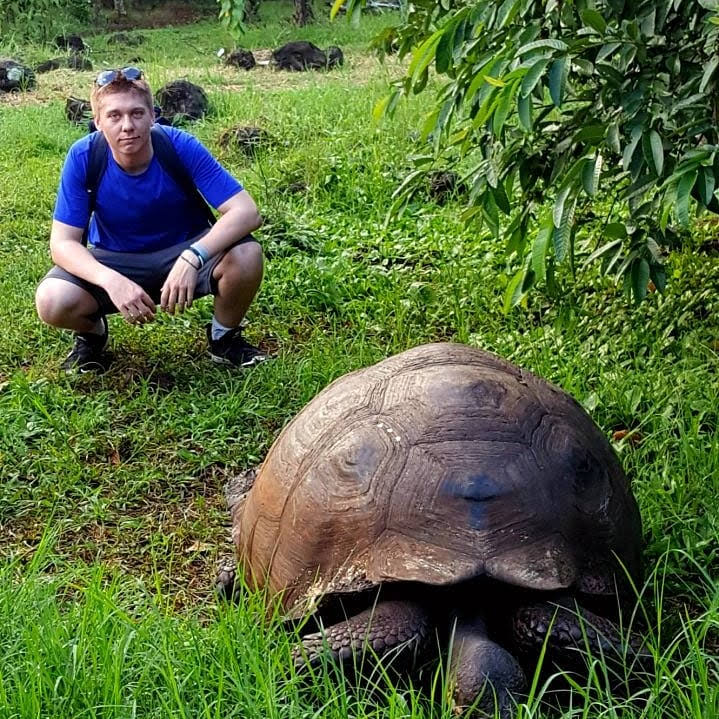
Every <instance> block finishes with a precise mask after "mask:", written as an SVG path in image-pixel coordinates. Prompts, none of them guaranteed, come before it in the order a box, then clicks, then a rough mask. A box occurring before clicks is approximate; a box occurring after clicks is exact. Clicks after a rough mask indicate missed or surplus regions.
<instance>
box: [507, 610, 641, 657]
mask: <svg viewBox="0 0 719 719" xmlns="http://www.w3.org/2000/svg"><path fill="white" fill-rule="evenodd" d="M512 632H513V635H514V639H515V641H516V642H517V644H518V645H519V647H520V648H522V649H524V650H525V651H528V652H530V653H532V654H535V655H536V654H537V653H539V651H540V650H541V648H542V646H543V644H544V643H545V641H546V645H547V656H548V657H549V658H550V659H552V660H553V661H554V662H555V663H556V664H557V665H558V666H559V667H561V668H563V669H580V670H581V669H583V668H584V667H586V661H585V656H586V654H589V655H590V656H592V657H595V658H599V657H601V658H602V659H605V660H608V661H612V662H618V666H622V667H625V666H627V663H631V662H635V661H636V662H638V663H639V665H640V666H644V665H645V664H647V663H648V662H649V661H650V660H651V657H650V655H649V654H648V653H647V652H646V650H645V649H644V647H643V642H642V640H641V638H640V637H638V636H637V635H636V634H629V635H628V636H626V637H623V636H622V633H621V632H620V630H619V627H618V626H617V625H616V624H615V623H614V622H612V621H611V620H609V619H607V618H606V617H602V616H600V615H598V614H594V613H593V612H590V611H589V610H587V609H584V608H583V607H581V606H580V605H578V604H577V603H576V601H574V600H573V599H562V600H558V601H556V602H541V603H537V604H532V605H528V606H523V607H520V608H519V609H518V610H517V611H516V612H515V614H514V617H513V622H512Z"/></svg>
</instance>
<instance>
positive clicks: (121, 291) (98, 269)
mask: <svg viewBox="0 0 719 719" xmlns="http://www.w3.org/2000/svg"><path fill="white" fill-rule="evenodd" d="M83 232H84V231H83V229H82V228H80V227H73V226H72V225H66V224H65V223H64V222H60V221H59V220H53V222H52V230H51V231H50V254H51V255H52V260H53V262H54V263H55V264H56V265H57V266H58V267H62V269H63V270H65V271H66V272H69V273H70V274H71V275H75V277H79V278H80V279H83V280H86V281H87V282H90V283H92V284H93V285H98V286H99V287H102V289H104V290H105V292H107V294H108V295H109V296H110V299H111V300H112V302H113V304H114V305H115V307H117V309H118V310H119V311H120V312H121V313H122V315H123V317H124V318H125V319H126V320H127V321H128V322H133V323H134V322H149V321H150V320H152V319H154V317H155V303H154V302H153V301H152V298H151V297H150V296H149V295H148V294H147V293H146V292H145V291H144V290H143V289H142V287H140V285H138V284H137V283H135V282H133V281H132V280H129V279H127V277H124V276H123V275H121V274H120V273H119V272H116V271H115V270H112V269H110V268H109V267H105V265H103V264H101V263H100V262H98V261H97V260H96V259H95V258H94V257H93V256H92V253H91V252H90V251H89V250H88V249H87V247H85V246H84V245H83V244H82V235H83Z"/></svg>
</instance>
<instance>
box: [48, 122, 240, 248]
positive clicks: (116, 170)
mask: <svg viewBox="0 0 719 719" xmlns="http://www.w3.org/2000/svg"><path fill="white" fill-rule="evenodd" d="M159 127H161V129H162V130H163V131H164V132H166V133H167V134H168V136H169V137H170V140H172V144H173V145H174V147H175V150H176V151H177V154H178V155H179V157H180V160H181V161H182V163H183V165H184V166H185V167H186V168H187V170H188V172H189V173H190V175H191V176H192V179H193V180H194V181H195V185H196V186H197V189H198V190H199V191H200V192H201V193H202V195H203V197H204V198H205V199H206V200H207V201H208V202H209V203H210V204H211V205H212V206H213V207H215V208H217V207H219V206H220V205H221V204H222V203H223V202H226V201H227V200H229V199H230V197H232V196H233V195H236V194H237V193H238V192H240V191H241V190H242V185H241V184H240V183H239V182H238V181H237V180H236V179H235V178H234V177H232V175H230V173H229V172H227V170H225V169H224V167H222V165H220V163H219V162H217V160H215V158H214V157H213V156H212V155H211V154H210V152H209V151H208V150H207V148H206V147H205V146H204V145H203V144H202V143H201V142H200V141H199V140H198V139H197V138H195V137H193V136H192V135H190V134H189V133H187V132H185V131H184V130H180V129H178V128H176V127H169V126H159ZM92 138H93V135H86V136H85V137H83V138H81V139H80V140H78V141H77V142H75V143H74V144H73V145H72V147H71V148H70V151H69V152H68V154H67V158H66V159H65V164H64V165H63V168H62V175H61V177H60V187H59V189H58V193H57V201H56V203H55V212H54V214H53V217H54V218H55V219H56V220H59V221H60V222H64V223H65V224H67V225H71V226H72V227H81V228H83V229H84V228H85V227H87V222H88V217H89V214H90V206H89V199H88V195H87V189H86V185H85V182H86V180H85V178H86V175H87V165H88V161H89V157H90V142H91V141H92ZM96 199H97V202H96V204H95V214H94V215H93V217H92V220H91V222H90V228H89V235H88V243H89V244H90V245H94V246H95V247H100V248H102V249H105V250H113V251H115V252H153V251H155V250H161V249H164V248H166V247H172V246H173V245H176V244H179V243H180V242H183V241H185V240H187V239H189V238H190V237H194V236H195V235H197V234H198V233H199V232H202V230H203V229H205V228H206V227H207V219H206V215H205V214H204V213H203V212H202V210H201V209H200V208H199V207H197V203H196V202H192V201H191V200H189V199H188V197H187V195H186V194H185V193H184V192H183V191H182V189H181V188H180V187H179V185H178V184H177V183H176V182H175V181H174V180H173V179H172V177H170V175H168V174H167V173H166V172H165V171H164V170H163V169H162V165H160V162H159V160H158V159H157V157H156V156H153V158H152V161H151V162H150V165H149V166H148V168H147V169H146V170H145V171H144V172H142V173H141V174H139V175H129V174H128V173H127V172H125V171H124V170H122V169H121V168H120V166H119V165H118V164H117V163H116V162H115V160H114V158H113V157H112V152H111V151H110V148H109V147H108V148H107V168H106V169H105V172H104V174H103V176H102V179H101V180H100V185H99V187H98V189H97V198H96Z"/></svg>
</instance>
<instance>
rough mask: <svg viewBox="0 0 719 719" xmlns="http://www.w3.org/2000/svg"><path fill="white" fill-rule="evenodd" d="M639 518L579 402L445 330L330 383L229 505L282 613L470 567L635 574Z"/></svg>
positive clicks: (521, 579) (550, 578) (246, 560)
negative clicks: (239, 500)
mask: <svg viewBox="0 0 719 719" xmlns="http://www.w3.org/2000/svg"><path fill="white" fill-rule="evenodd" d="M640 534H641V525H640V518H639V512H638V508H637V505H636V502H635V500H634V498H633V496H632V494H631V491H630V488H629V484H628V481H627V479H626V477H625V475H624V473H623V471H622V469H621V467H620V465H619V462H618V460H617V458H616V456H615V454H614V452H613V450H612V448H611V446H610V445H609V443H608V441H607V440H606V439H605V437H604V436H603V435H602V433H601V432H600V430H599V429H598V428H597V426H596V425H595V424H594V422H593V421H592V420H591V419H590V417H589V416H588V415H587V413H586V412H585V411H584V410H583V409H582V408H581V407H580V406H579V404H578V403H577V402H576V401H575V400H573V399H572V398H571V397H570V396H569V395H568V394H566V393H565V392H563V391H562V390H560V389H558V388H557V387H555V386H553V385H551V384H549V383H548V382H546V381H544V380H542V379H540V378H538V377H536V376H534V375H533V374H531V373H530V372H527V371H525V370H522V369H520V368H518V367H516V366H514V365H512V364H510V363H509V362H506V361H505V360H502V359H500V358H499V357H496V356H495V355H492V354H489V353H487V352H484V351H482V350H479V349H475V348H472V347H467V346H464V345H460V344H431V345H424V346H421V347H416V348H414V349H411V350H408V351H406V352H403V353H402V354H399V355H396V356H394V357H390V358H389V359H386V360H384V361H382V362H379V363H378V364H376V365H374V366H372V367H368V368H366V369H362V370H359V371H356V372H352V373H350V374H348V375H345V376H343V377H340V378H339V379H337V380H336V381H335V382H333V383H332V384H330V385H329V386H328V387H327V388H325V389H324V390H323V391H322V392H320V393H319V394H318V395H317V396H316V397H315V398H314V399H313V400H312V401H311V402H310V403H309V404H308V405H307V406H306V407H305V408H304V409H303V410H302V411H301V412H300V413H299V414H298V415H297V416H296V417H295V418H294V420H293V421H292V422H291V423H290V424H289V425H287V427H285V429H284V430H283V431H282V433H281V434H280V436H279V437H278V438H277V440H276V442H275V443H274V444H273V446H272V448H271V449H270V451H269V453H268V455H267V458H266V459H265V461H264V463H263V465H262V468H261V470H260V472H259V474H258V476H257V479H256V481H255V484H254V486H253V488H252V490H251V491H250V493H249V495H248V497H247V500H246V502H245V503H244V504H243V506H242V507H241V508H238V510H237V511H236V512H235V516H234V517H233V535H234V539H235V542H236V545H237V549H238V555H239V559H240V563H241V566H243V571H244V573H245V577H246V579H247V581H249V582H250V583H251V584H252V585H254V586H256V587H263V586H268V587H269V589H270V590H271V591H272V592H283V598H282V601H283V605H284V607H285V609H286V610H287V612H288V614H289V615H291V616H297V615H299V614H301V613H302V612H304V611H306V610H308V609H311V608H312V607H313V606H314V603H315V601H316V600H317V599H318V598H319V597H321V596H323V595H325V594H326V593H328V592H329V593H335V592H355V591H359V590H361V589H365V588H368V587H371V586H374V585H378V584H379V583H382V582H398V581H417V582H424V583H427V584H433V585H448V584H453V583H456V582H459V581H462V580H464V579H469V578H472V577H476V576H480V575H483V574H486V575H489V576H491V577H494V578H496V579H499V580H501V581H504V582H507V583H509V584H513V585H516V586H521V587H526V588H530V589H539V590H551V589H559V588H567V587H572V586H574V587H577V588H580V589H582V590H583V591H586V592H590V593H591V591H592V587H593V586H596V585H597V584H606V582H607V581H610V582H611V578H610V577H609V576H608V575H609V574H611V572H613V571H614V568H613V567H611V568H610V565H612V564H613V557H614V556H616V557H618V559H619V560H620V562H621V563H622V565H623V566H624V567H625V568H626V570H627V571H628V572H629V574H630V575H631V576H633V577H637V576H638V572H639V546H640ZM621 571H622V570H620V572H621ZM598 575H599V576H598Z"/></svg>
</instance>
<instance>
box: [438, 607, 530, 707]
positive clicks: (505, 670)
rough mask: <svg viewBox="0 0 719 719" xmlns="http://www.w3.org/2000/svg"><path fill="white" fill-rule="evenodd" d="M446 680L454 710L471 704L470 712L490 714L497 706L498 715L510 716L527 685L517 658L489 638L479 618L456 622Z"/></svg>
mask: <svg viewBox="0 0 719 719" xmlns="http://www.w3.org/2000/svg"><path fill="white" fill-rule="evenodd" d="M449 680H450V688H451V690H452V702H453V708H454V712H455V713H456V714H459V713H463V712H465V711H466V710H467V708H469V707H470V706H472V705H474V707H475V708H474V711H473V715H479V716H490V717H493V716H495V709H496V711H497V712H498V715H499V716H500V717H501V719H509V717H511V716H513V714H514V706H515V703H516V702H517V701H518V700H519V699H520V697H521V696H522V695H523V694H524V693H525V692H526V689H527V680H526V677H525V676H524V672H523V671H522V668H521V667H520V666H519V662H518V661H517V660H516V659H515V658H514V657H513V656H512V655H511V654H510V653H509V652H508V651H507V650H506V649H504V648H503V647H501V646H500V645H499V644H497V643H495V642H493V641H492V640H491V639H489V637H488V636H487V631H486V628H485V625H484V622H483V621H481V620H480V619H473V620H471V621H458V622H457V625H456V628H455V631H454V640H453V643H452V655H451V659H450V669H449ZM478 698H479V701H477V699H478Z"/></svg>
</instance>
